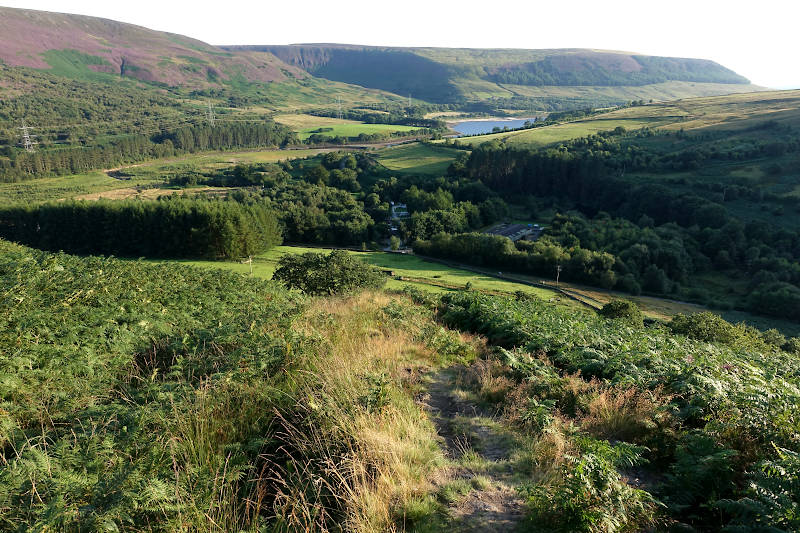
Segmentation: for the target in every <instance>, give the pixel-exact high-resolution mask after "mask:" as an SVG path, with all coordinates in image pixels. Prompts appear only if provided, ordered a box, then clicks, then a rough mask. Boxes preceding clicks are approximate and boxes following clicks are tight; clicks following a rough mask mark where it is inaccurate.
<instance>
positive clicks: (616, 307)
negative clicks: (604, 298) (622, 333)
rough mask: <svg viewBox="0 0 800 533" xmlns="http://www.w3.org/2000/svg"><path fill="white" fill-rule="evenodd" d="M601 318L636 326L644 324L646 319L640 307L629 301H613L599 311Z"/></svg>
mask: <svg viewBox="0 0 800 533" xmlns="http://www.w3.org/2000/svg"><path fill="white" fill-rule="evenodd" d="M598 313H599V314H600V316H604V317H606V318H618V319H621V320H623V321H625V322H629V323H631V324H633V325H636V326H641V325H642V324H643V323H644V317H643V316H642V312H641V311H640V310H639V307H638V306H637V305H636V304H635V303H633V302H631V301H629V300H612V301H610V302H608V303H607V304H606V305H604V306H603V308H602V309H600V310H599V311H598Z"/></svg>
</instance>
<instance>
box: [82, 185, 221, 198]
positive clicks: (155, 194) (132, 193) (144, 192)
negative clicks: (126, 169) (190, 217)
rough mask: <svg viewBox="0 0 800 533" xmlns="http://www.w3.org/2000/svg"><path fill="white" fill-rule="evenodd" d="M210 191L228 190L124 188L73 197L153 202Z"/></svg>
mask: <svg viewBox="0 0 800 533" xmlns="http://www.w3.org/2000/svg"><path fill="white" fill-rule="evenodd" d="M211 191H216V192H222V193H223V194H227V193H228V192H229V190H228V189H220V188H219V187H216V188H215V187H198V188H194V189H160V188H148V189H139V188H138V187H126V188H124V189H113V190H110V191H103V192H95V193H91V194H81V195H78V196H75V197H74V198H75V199H76V200H128V199H130V198H136V199H140V200H154V199H156V198H161V197H162V196H172V195H173V194H181V195H186V194H201V193H209V192H211Z"/></svg>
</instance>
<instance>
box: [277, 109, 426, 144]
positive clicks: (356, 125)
mask: <svg viewBox="0 0 800 533" xmlns="http://www.w3.org/2000/svg"><path fill="white" fill-rule="evenodd" d="M275 122H278V123H280V124H283V125H285V126H289V127H290V128H292V129H293V130H294V131H296V132H297V135H298V137H300V140H303V141H304V140H306V139H308V138H309V137H311V136H312V135H314V134H315V133H318V134H321V135H326V136H330V137H358V136H359V135H360V134H362V133H365V134H367V135H372V134H375V133H380V134H389V133H394V132H396V131H413V130H416V129H419V128H415V127H413V126H401V125H397V124H366V123H364V122H359V121H357V120H345V119H338V118H331V117H317V116H314V115H305V114H296V115H293V114H286V115H278V116H276V117H275Z"/></svg>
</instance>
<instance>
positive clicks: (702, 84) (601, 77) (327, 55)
mask: <svg viewBox="0 0 800 533" xmlns="http://www.w3.org/2000/svg"><path fill="white" fill-rule="evenodd" d="M223 48H225V49H227V50H231V51H237V52H242V51H250V52H254V51H261V52H269V53H272V54H274V55H275V56H277V57H278V58H280V59H281V60H283V61H285V62H286V63H288V64H290V65H293V66H295V67H299V68H302V69H304V70H306V71H308V72H310V73H311V74H314V75H315V76H320V77H323V78H328V79H331V80H337V81H343V82H347V83H354V84H357V85H362V86H364V87H373V88H378V89H383V90H387V91H391V92H394V93H397V94H408V93H411V94H412V95H413V96H416V97H418V98H421V99H425V100H429V101H434V102H458V101H461V100H467V101H476V100H483V99H486V98H514V97H522V98H531V97H534V96H536V97H538V98H546V97H549V96H558V97H564V96H565V95H564V94H563V92H564V91H563V89H562V90H559V89H558V88H566V87H581V88H588V87H615V88H616V87H618V88H621V89H622V88H624V89H623V90H621V91H619V93H617V92H615V91H611V93H610V94H607V95H605V98H606V99H608V100H610V101H614V100H615V99H616V100H617V101H621V100H624V99H630V95H631V94H633V95H634V96H638V97H640V98H649V97H650V95H651V94H652V89H651V87H652V86H654V85H663V84H670V83H676V82H683V84H684V85H683V86H681V85H678V86H676V87H675V88H674V91H676V93H673V94H671V96H673V97H687V96H697V95H701V94H709V93H708V89H709V88H708V87H706V84H714V85H715V86H714V87H713V89H712V92H711V94H726V93H730V92H747V91H752V90H755V89H756V87H754V86H753V85H751V84H750V82H749V81H748V80H747V79H746V78H744V77H742V76H740V75H739V74H737V73H735V72H733V71H732V70H729V69H727V68H725V67H723V66H721V65H719V64H717V63H715V62H713V61H708V60H703V59H687V58H671V57H655V56H646V55H638V54H632V53H628V52H613V51H599V50H584V49H553V50H515V49H465V48H452V49H450V48H391V47H371V46H355V45H339V44H301V45H287V46H228V47H223ZM530 88H546V89H545V90H544V93H543V94H538V95H534V94H533V93H532V91H531V89H530ZM636 88H638V90H637V89H636ZM662 90H663V89H662ZM622 93H624V96H623V95H622ZM569 96H572V97H576V98H580V96H581V95H580V93H576V94H574V95H569ZM609 103H610V102H609Z"/></svg>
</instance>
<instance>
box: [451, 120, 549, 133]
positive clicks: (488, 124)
mask: <svg viewBox="0 0 800 533" xmlns="http://www.w3.org/2000/svg"><path fill="white" fill-rule="evenodd" d="M529 120H530V121H531V122H535V121H536V120H537V117H529V118H515V119H495V120H465V121H464V122H457V123H455V124H452V125H451V126H450V128H451V129H453V130H455V131H457V132H458V133H460V134H461V135H478V134H482V133H492V129H494V128H501V129H502V128H508V129H510V130H512V129H514V128H520V127H522V126H524V125H525V122H527V121H529ZM538 120H543V119H542V117H539V118H538Z"/></svg>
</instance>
